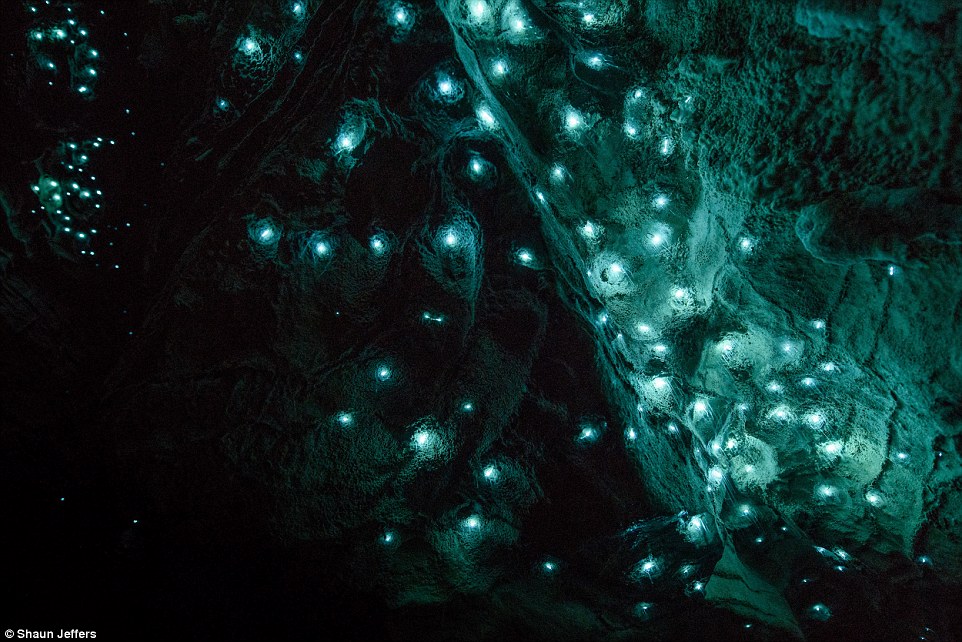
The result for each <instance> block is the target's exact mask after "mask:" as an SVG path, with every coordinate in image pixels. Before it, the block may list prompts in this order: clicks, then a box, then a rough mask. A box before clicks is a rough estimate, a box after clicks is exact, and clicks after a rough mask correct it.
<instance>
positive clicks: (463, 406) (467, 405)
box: [461, 401, 474, 412]
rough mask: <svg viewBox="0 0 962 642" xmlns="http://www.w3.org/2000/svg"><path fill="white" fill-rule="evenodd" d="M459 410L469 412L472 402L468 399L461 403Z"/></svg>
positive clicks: (472, 408)
mask: <svg viewBox="0 0 962 642" xmlns="http://www.w3.org/2000/svg"><path fill="white" fill-rule="evenodd" d="M461 410H463V411H464V412H471V411H473V410H474V404H473V403H471V402H470V401H465V402H464V403H463V404H461Z"/></svg>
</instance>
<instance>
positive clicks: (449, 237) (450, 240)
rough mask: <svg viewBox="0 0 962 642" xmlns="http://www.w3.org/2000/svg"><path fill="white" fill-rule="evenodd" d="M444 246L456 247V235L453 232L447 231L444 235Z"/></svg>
mask: <svg viewBox="0 0 962 642" xmlns="http://www.w3.org/2000/svg"><path fill="white" fill-rule="evenodd" d="M444 244H445V245H447V246H448V247H457V245H458V235H457V234H455V233H454V232H453V231H449V232H448V233H447V234H445V235H444Z"/></svg>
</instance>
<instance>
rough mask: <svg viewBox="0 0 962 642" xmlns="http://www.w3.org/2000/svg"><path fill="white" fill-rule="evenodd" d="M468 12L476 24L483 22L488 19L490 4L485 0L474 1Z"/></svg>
mask: <svg viewBox="0 0 962 642" xmlns="http://www.w3.org/2000/svg"><path fill="white" fill-rule="evenodd" d="M468 11H469V12H470V13H471V18H472V19H473V20H474V21H475V22H481V21H482V20H484V19H485V18H487V17H488V3H486V2H485V1H484V0H473V1H472V2H471V3H470V4H469V5H468Z"/></svg>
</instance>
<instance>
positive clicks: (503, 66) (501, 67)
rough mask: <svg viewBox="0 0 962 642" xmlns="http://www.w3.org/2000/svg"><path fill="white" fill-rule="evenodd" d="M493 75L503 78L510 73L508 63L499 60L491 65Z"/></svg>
mask: <svg viewBox="0 0 962 642" xmlns="http://www.w3.org/2000/svg"><path fill="white" fill-rule="evenodd" d="M491 73H492V74H494V75H495V76H498V77H501V76H504V75H505V74H507V73H508V63H507V62H505V61H504V60H501V59H498V60H495V61H494V62H492V63H491Z"/></svg>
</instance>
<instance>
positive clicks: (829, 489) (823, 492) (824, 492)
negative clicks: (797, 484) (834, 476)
mask: <svg viewBox="0 0 962 642" xmlns="http://www.w3.org/2000/svg"><path fill="white" fill-rule="evenodd" d="M815 492H816V493H818V496H819V497H821V498H822V499H831V498H832V497H835V494H836V493H837V492H838V489H836V488H835V487H834V486H830V485H829V484H819V485H818V486H817V487H816V488H815Z"/></svg>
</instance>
